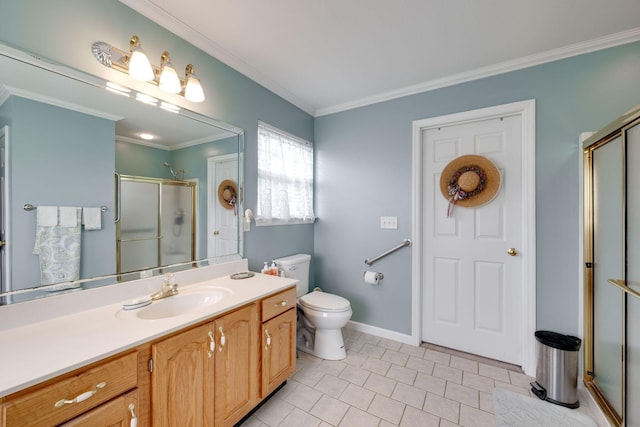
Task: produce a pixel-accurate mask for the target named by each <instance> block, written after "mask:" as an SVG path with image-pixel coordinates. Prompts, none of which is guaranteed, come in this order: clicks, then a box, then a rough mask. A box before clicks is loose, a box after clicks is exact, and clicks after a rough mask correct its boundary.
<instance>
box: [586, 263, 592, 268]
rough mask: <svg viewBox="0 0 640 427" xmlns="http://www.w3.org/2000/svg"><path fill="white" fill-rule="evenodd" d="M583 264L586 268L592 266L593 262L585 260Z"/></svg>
mask: <svg viewBox="0 0 640 427" xmlns="http://www.w3.org/2000/svg"><path fill="white" fill-rule="evenodd" d="M584 266H585V267H587V268H593V263H592V262H585V263H584Z"/></svg>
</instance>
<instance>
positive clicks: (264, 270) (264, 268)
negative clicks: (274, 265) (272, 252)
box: [260, 261, 271, 274]
mask: <svg viewBox="0 0 640 427" xmlns="http://www.w3.org/2000/svg"><path fill="white" fill-rule="evenodd" d="M269 270H270V269H269V265H268V264H267V261H265V262H264V265H263V266H262V270H260V273H262V274H271V272H270V271H269Z"/></svg>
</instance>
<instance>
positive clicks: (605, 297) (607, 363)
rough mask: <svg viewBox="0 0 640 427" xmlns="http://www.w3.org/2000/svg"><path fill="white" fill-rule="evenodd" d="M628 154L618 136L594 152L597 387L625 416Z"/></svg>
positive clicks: (595, 367) (594, 350) (594, 282)
mask: <svg viewBox="0 0 640 427" xmlns="http://www.w3.org/2000/svg"><path fill="white" fill-rule="evenodd" d="M623 165H624V153H623V145H622V138H621V137H618V138H616V139H615V140H612V141H610V142H609V143H607V144H604V145H602V146H601V147H599V148H597V149H596V150H594V151H593V223H594V230H593V259H594V266H593V293H594V296H593V301H594V305H593V372H594V382H595V383H596V384H597V386H598V388H599V389H600V391H601V392H602V393H603V394H604V396H605V397H606V399H607V401H608V402H609V404H610V405H611V406H612V408H613V409H614V410H615V411H616V412H617V413H618V416H620V417H621V416H622V408H623V399H622V385H623V381H622V378H623V377H622V375H623V366H622V361H623V359H622V351H623V350H622V348H623V336H622V333H623V292H622V291H621V290H619V289H618V288H616V287H615V286H613V285H611V284H609V283H608V282H607V280H609V279H618V280H619V279H624V270H623V269H624V264H623V260H624V246H623V245H624V236H623V233H624V227H623V220H624V205H623V203H622V200H624V199H623V193H624V168H623Z"/></svg>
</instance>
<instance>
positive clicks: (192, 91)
mask: <svg viewBox="0 0 640 427" xmlns="http://www.w3.org/2000/svg"><path fill="white" fill-rule="evenodd" d="M185 75H186V78H187V84H186V87H185V88H184V97H185V98H186V99H187V100H189V101H191V102H202V101H204V91H203V90H202V85H201V84H200V79H198V77H196V75H195V73H194V72H193V65H191V64H189V65H187V69H186V73H185Z"/></svg>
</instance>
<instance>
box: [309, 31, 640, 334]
mask: <svg viewBox="0 0 640 427" xmlns="http://www.w3.org/2000/svg"><path fill="white" fill-rule="evenodd" d="M526 99H535V100H536V159H535V161H536V206H537V209H536V215H537V221H536V228H537V236H536V238H537V245H538V247H537V254H536V256H537V324H538V328H539V329H551V330H556V331H559V332H565V333H572V334H579V331H578V309H579V305H580V304H581V301H579V300H578V287H579V286H580V283H579V282H578V270H579V268H580V266H579V265H578V257H579V253H580V251H581V248H580V247H579V246H578V238H579V234H580V232H581V230H579V227H578V219H579V217H580V215H581V212H580V211H579V208H578V203H579V194H578V193H579V188H578V178H579V170H578V162H579V158H580V150H579V146H578V136H579V134H580V133H581V132H584V131H592V130H598V129H599V128H600V127H602V126H604V125H605V124H607V123H608V122H609V121H611V120H613V119H615V118H616V117H617V116H619V115H621V114H622V113H624V112H625V111H627V110H628V109H630V108H631V107H633V106H634V105H636V104H638V103H640V43H634V44H630V45H625V46H621V47H616V48H611V49H607V50H604V51H599V52H595V53H591V54H587V55H582V56H579V57H574V58H570V59H566V60H562V61H557V62H553V63H549V64H544V65H540V66H536V67H532V68H528V69H525V70H521V71H516V72H511V73H507V74H503V75H499V76H495V77H491V78H486V79H482V80H478V81H474V82H470V83H465V84H460V85H456V86H452V87H447V88H443V89H439V90H434V91H430V92H426V93H421V94H418V95H413V96H407V97H404V98H401V99H397V100H393V101H388V102H384V103H379V104H376V105H372V106H368V107H363V108H358V109H354V110H351V111H346V112H342V113H337V114H333V115H329V116H325V117H320V118H317V119H316V122H315V130H316V132H315V149H316V159H317V164H316V168H317V171H316V179H317V181H316V186H317V190H316V206H317V211H318V212H317V214H318V216H319V217H320V221H319V222H318V224H317V225H316V229H315V260H316V284H317V285H320V286H322V287H324V288H326V289H328V290H331V291H333V292H336V293H338V294H341V295H344V296H346V297H347V298H349V299H350V300H351V302H352V305H353V309H354V315H353V320H356V321H359V322H363V323H366V324H369V325H373V326H378V327H381V328H385V329H390V330H392V331H397V332H401V333H405V334H410V333H411V312H410V307H411V271H410V270H411V251H410V250H407V249H403V250H401V251H399V252H397V253H395V254H393V255H391V256H389V257H388V258H385V259H384V260H382V261H380V262H379V263H377V264H375V265H374V267H375V269H377V270H378V269H379V270H380V271H382V272H383V273H384V275H385V278H384V281H383V285H382V286H379V287H371V286H368V285H365V284H364V283H363V280H362V273H363V271H364V270H365V267H366V266H365V265H364V263H363V260H364V259H365V258H368V257H372V256H374V255H376V254H377V253H379V252H381V251H383V250H385V249H387V248H388V247H391V246H393V245H395V244H396V243H399V242H400V241H401V240H402V239H404V238H407V237H410V236H411V167H412V159H411V145H412V139H411V138H412V134H411V132H412V121H414V120H419V119H424V118H429V117H437V116H440V115H445V114H450V113H457V112H462V111H468V110H473V109H477V108H482V107H488V106H493V105H498V104H505V103H510V102H515V101H521V100H526ZM382 215H385V216H388V215H393V216H398V222H399V228H398V230H397V231H396V230H381V229H380V227H379V218H380V216H382Z"/></svg>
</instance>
